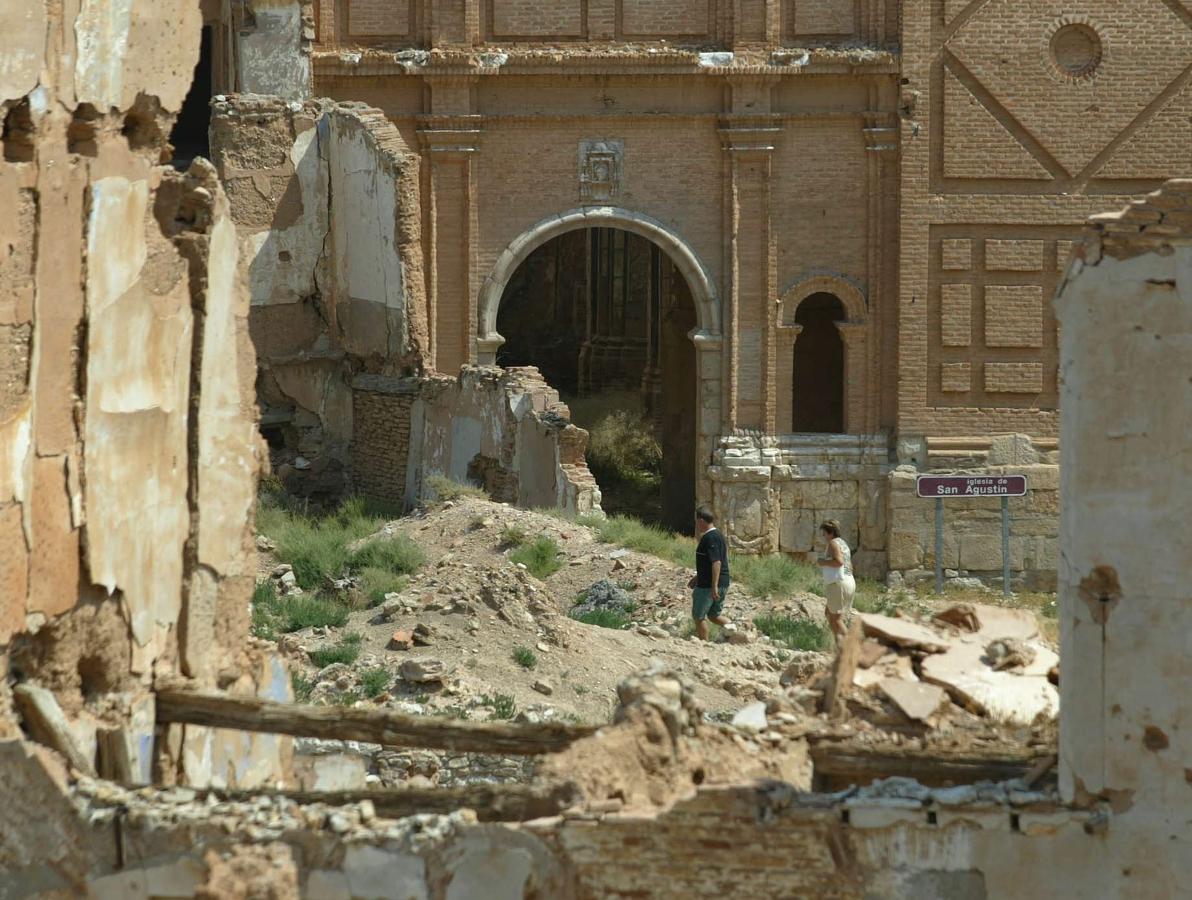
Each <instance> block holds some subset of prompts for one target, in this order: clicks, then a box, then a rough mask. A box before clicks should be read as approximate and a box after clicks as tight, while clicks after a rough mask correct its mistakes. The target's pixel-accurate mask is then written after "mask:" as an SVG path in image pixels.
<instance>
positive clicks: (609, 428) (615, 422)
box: [581, 409, 662, 481]
mask: <svg viewBox="0 0 1192 900" xmlns="http://www.w3.org/2000/svg"><path fill="white" fill-rule="evenodd" d="M581 415H582V413H581ZM588 435H589V437H588V452H587V457H588V466H589V468H591V469H592V470H593V471H600V472H604V473H605V474H612V475H615V476H617V477H618V478H620V479H621V480H626V481H627V480H630V479H639V478H643V477H644V478H650V477H653V478H654V479H657V478H658V477H660V476H661V474H662V445H661V444H660V443H659V442H658V439H657V438H656V437H655V436H654V425H653V423H652V422H650V420H649V419H646V418H645V417H643V416H642V415H640V414H638V415H634V414H633V413H631V412H629V411H628V410H625V409H618V410H615V411H614V412H611V413H608V414H606V415H604V416H602V417H601V418H599V419H598V420H597V421H595V422H594V423H593V424H592V426H591V428H590V429H589V431H588Z"/></svg>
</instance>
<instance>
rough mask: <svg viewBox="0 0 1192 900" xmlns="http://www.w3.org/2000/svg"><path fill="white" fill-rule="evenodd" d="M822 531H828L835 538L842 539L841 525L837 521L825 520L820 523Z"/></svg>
mask: <svg viewBox="0 0 1192 900" xmlns="http://www.w3.org/2000/svg"><path fill="white" fill-rule="evenodd" d="M820 531H826V532H827V533H828V534H830V535H832V537H834V538H838V537H840V523H839V522H837V521H836V520H835V519H825V520H824V521H823V522H821V523H820Z"/></svg>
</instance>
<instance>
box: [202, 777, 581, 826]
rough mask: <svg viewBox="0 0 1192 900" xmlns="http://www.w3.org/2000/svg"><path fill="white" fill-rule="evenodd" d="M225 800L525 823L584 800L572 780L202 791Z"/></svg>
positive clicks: (393, 815)
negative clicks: (279, 800) (462, 812)
mask: <svg viewBox="0 0 1192 900" xmlns="http://www.w3.org/2000/svg"><path fill="white" fill-rule="evenodd" d="M208 793H210V794H214V795H215V796H216V797H217V798H219V799H221V800H230V801H234V802H252V801H253V800H255V799H256V798H257V797H261V796H267V797H285V798H286V799H287V800H292V801H293V802H295V803H301V804H303V805H307V804H312V803H322V804H326V805H327V806H345V805H347V804H351V803H360V802H361V801H363V800H368V801H370V802H371V803H372V805H373V808H374V809H375V810H376V812H377V815H378V816H381V817H382V818H386V819H400V818H402V817H404V816H413V815H418V814H421V813H449V812H454V811H455V810H458V809H471V810H474V811H475V812H476V817H477V819H479V820H480V821H481V822H526V821H529V820H530V819H541V818H547V817H549V816H557V815H558V814H559V813H561V812H562V811H563V810H564V809H567V808H568V807H569V806H574V805H575V804H576V803H578V802H579V801H580V799H581V796H580V792H579V788H578V787H577V786H576V785H575V783H574V782H570V781H568V782H565V783H563V784H556V785H551V786H545V785H525V784H481V785H472V786H468V787H458V788H427V789H422V788H419V789H416V790H415V789H396V790H371V791H262V790H256V791H230V790H211V791H200V792H199V796H200V797H205V796H206V794H208Z"/></svg>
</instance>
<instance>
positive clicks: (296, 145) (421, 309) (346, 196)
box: [212, 96, 427, 495]
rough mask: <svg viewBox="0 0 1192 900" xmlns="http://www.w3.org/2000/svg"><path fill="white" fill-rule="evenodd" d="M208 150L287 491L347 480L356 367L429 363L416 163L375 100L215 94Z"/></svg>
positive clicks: (311, 491) (408, 368)
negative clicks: (247, 293)
mask: <svg viewBox="0 0 1192 900" xmlns="http://www.w3.org/2000/svg"><path fill="white" fill-rule="evenodd" d="M212 152H213V156H214V159H215V162H216V164H217V166H218V168H219V171H220V176H221V178H222V179H223V182H224V184H225V185H226V189H227V191H228V195H229V198H230V201H231V208H232V215H233V218H234V219H235V221H236V223H237V226H238V228H239V230H240V234H241V254H242V255H243V256H244V258H245V260H246V266H247V269H248V273H249V283H250V285H251V293H252V307H251V313H250V316H249V323H250V328H251V331H252V336H253V342H254V344H255V346H256V350H257V355H258V358H259V361H260V374H259V378H258V384H257V389H258V396H259V400H260V403H261V408H262V413H263V415H262V425H263V426H264V428H265V429H266V434H267V435H271V436H272V437H273V442H274V461H275V463H277V464H278V465H277V469H278V472H279V474H280V475H282V477H283V480H284V481H285V483H286V485H287V487H289V488H290V489H291V490H294V491H295V492H298V493H303V494H307V495H337V494H338V493H340V492H342V491H343V490H344V489H346V488H347V487H348V486H349V484H348V477H349V475H348V472H347V471H346V468H345V466H346V462H347V459H348V455H349V447H350V445H351V442H352V440H353V433H354V426H353V419H352V416H353V404H352V394H351V382H352V379H353V377H355V376H356V375H359V374H362V373H367V374H382V375H393V376H401V375H404V374H410V373H414V372H418V371H420V370H421V368H422V365H423V363H422V352H423V347H424V346H425V345H426V342H427V324H426V316H425V301H424V296H425V288H424V284H423V276H422V248H421V209H420V206H419V186H418V178H419V165H418V160H417V158H416V157H414V156H412V155H411V154H409V152H408V151H407V150H406V149H405V145H404V143H403V141H402V139H401V137H400V135H399V134H398V132H397V131H396V129H394V128H393V127H392V126H391V125H390V124H388V123H387V122H386V121H385V119H384V117H383V116H382V115H381V114H380V113H378V112H377V111H376V110H370V109H368V108H366V107H362V106H360V105H358V104H339V105H337V104H333V103H330V102H328V101H311V102H307V103H305V104H301V105H300V104H296V103H294V104H287V103H285V102H283V101H282V100H281V99H279V98H275V97H256V96H243V97H233V98H230V99H225V100H221V101H218V102H217V103H216V104H215V106H214V111H213V119H212Z"/></svg>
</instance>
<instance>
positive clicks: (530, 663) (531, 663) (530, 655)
mask: <svg viewBox="0 0 1192 900" xmlns="http://www.w3.org/2000/svg"><path fill="white" fill-rule="evenodd" d="M513 661H514V662H515V663H517V664H518V665H519V666H521V667H522V668H523V669H532V668H534V667H535V666H537V665H538V656H537V654H535V653H534V651H533V650H531V649H530V648H529V647H514V648H513Z"/></svg>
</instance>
